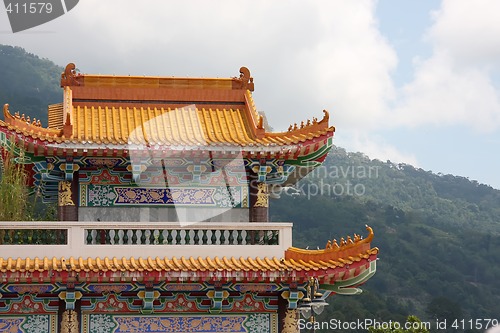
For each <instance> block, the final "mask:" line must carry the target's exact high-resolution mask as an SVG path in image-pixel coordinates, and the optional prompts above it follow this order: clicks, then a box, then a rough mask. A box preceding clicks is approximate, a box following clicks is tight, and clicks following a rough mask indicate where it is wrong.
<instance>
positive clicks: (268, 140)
mask: <svg viewBox="0 0 500 333" xmlns="http://www.w3.org/2000/svg"><path fill="white" fill-rule="evenodd" d="M61 87H63V89H64V97H63V102H62V103H60V104H54V105H50V106H49V108H48V119H49V127H47V128H43V127H41V126H40V123H39V122H37V121H33V122H31V121H30V120H29V118H25V117H24V115H23V116H20V115H19V114H16V115H12V114H11V113H10V111H9V108H8V105H6V106H5V107H4V117H5V122H2V121H0V127H2V128H4V129H5V130H7V131H10V132H16V133H18V134H22V135H23V136H24V137H25V138H26V139H27V140H31V141H33V142H35V143H34V145H40V144H41V145H43V144H45V145H47V144H50V145H51V146H52V147H53V146H54V145H56V146H62V147H64V148H75V149H77V148H79V149H85V148H86V147H89V148H90V147H91V148H92V149H95V148H96V147H100V146H101V147H102V148H103V149H104V146H106V149H110V148H111V149H127V148H128V145H131V144H141V145H147V146H149V147H151V146H156V147H160V148H163V149H164V148H172V147H181V146H182V147H186V146H189V147H202V146H210V147H214V146H232V147H234V146H236V147H242V149H243V150H256V149H257V148H259V147H260V151H262V150H264V151H265V150H270V151H277V150H280V151H289V152H290V151H291V152H292V153H293V154H294V155H297V156H301V155H307V154H310V153H311V152H314V151H316V150H318V149H320V148H321V147H322V146H323V145H325V144H326V143H327V140H328V139H329V138H331V137H332V136H333V133H334V131H335V128H334V127H333V126H329V124H328V121H329V114H328V112H327V111H324V117H323V119H321V120H318V119H316V118H313V119H312V120H307V121H304V122H302V123H301V124H300V125H297V124H295V125H290V127H289V129H288V131H286V132H268V131H267V130H266V129H265V128H264V118H263V115H262V114H259V112H258V111H257V109H256V107H255V104H254V102H253V99H252V94H251V92H252V91H253V90H254V83H253V78H252V77H251V76H250V71H249V70H248V69H247V68H245V67H242V68H241V69H240V76H239V77H233V78H222V79H215V78H175V77H170V78H169V77H143V76H112V75H90V74H79V73H77V72H76V70H75V65H74V64H68V66H67V67H66V69H65V71H64V73H63V74H62V77H61ZM305 146H311V147H309V148H307V149H305V148H303V147H305ZM98 149H99V148H98ZM257 150H259V149H257Z"/></svg>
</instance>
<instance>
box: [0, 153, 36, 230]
mask: <svg viewBox="0 0 500 333" xmlns="http://www.w3.org/2000/svg"><path fill="white" fill-rule="evenodd" d="M18 159H20V160H22V159H23V153H22V151H21V154H20V156H19V157H18ZM1 164H2V168H1V171H2V172H1V174H0V221H26V220H31V218H32V214H31V209H30V208H31V207H30V203H29V200H28V199H29V190H28V187H27V182H28V173H27V172H26V170H25V168H24V165H23V164H22V163H16V158H14V154H13V153H12V152H11V150H8V151H7V153H6V154H5V158H4V159H3V160H2V163H1Z"/></svg>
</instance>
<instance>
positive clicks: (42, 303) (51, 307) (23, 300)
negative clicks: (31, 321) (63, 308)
mask: <svg viewBox="0 0 500 333" xmlns="http://www.w3.org/2000/svg"><path fill="white" fill-rule="evenodd" d="M7 295H8V294H5V296H4V297H2V298H0V314H1V315H2V316H3V315H13V314H15V315H18V314H22V315H25V314H26V315H27V314H50V313H55V312H57V310H58V308H59V299H58V297H57V295H54V296H53V297H43V298H42V297H37V296H36V295H33V294H23V295H9V296H7ZM13 296H14V297H13ZM0 332H2V331H1V330H0Z"/></svg>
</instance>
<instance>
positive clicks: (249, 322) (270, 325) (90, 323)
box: [82, 313, 278, 333]
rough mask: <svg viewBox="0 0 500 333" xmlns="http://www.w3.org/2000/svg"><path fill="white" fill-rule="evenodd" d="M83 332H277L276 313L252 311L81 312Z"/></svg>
mask: <svg viewBox="0 0 500 333" xmlns="http://www.w3.org/2000/svg"><path fill="white" fill-rule="evenodd" d="M82 326H83V332H85V333H132V332H134V333H135V332H143V333H160V332H162V333H168V332H176V333H183V332H193V333H212V332H228V333H240V332H241V333H277V329H278V328H277V326H278V325H277V315H276V314H271V313H252V314H245V315H243V314H238V315H232V314H228V315H190V314H184V315H182V316H163V315H142V316H137V315H125V314H100V313H85V314H84V315H83V325H82Z"/></svg>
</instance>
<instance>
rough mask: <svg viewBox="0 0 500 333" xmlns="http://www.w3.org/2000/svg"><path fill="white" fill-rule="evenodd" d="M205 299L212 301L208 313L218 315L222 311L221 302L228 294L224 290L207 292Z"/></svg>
mask: <svg viewBox="0 0 500 333" xmlns="http://www.w3.org/2000/svg"><path fill="white" fill-rule="evenodd" d="M207 297H208V298H210V299H211V300H212V305H211V306H210V310H209V312H210V313H220V312H221V311H222V302H223V301H224V300H225V299H226V298H228V297H229V292H228V291H226V290H209V291H207Z"/></svg>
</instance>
